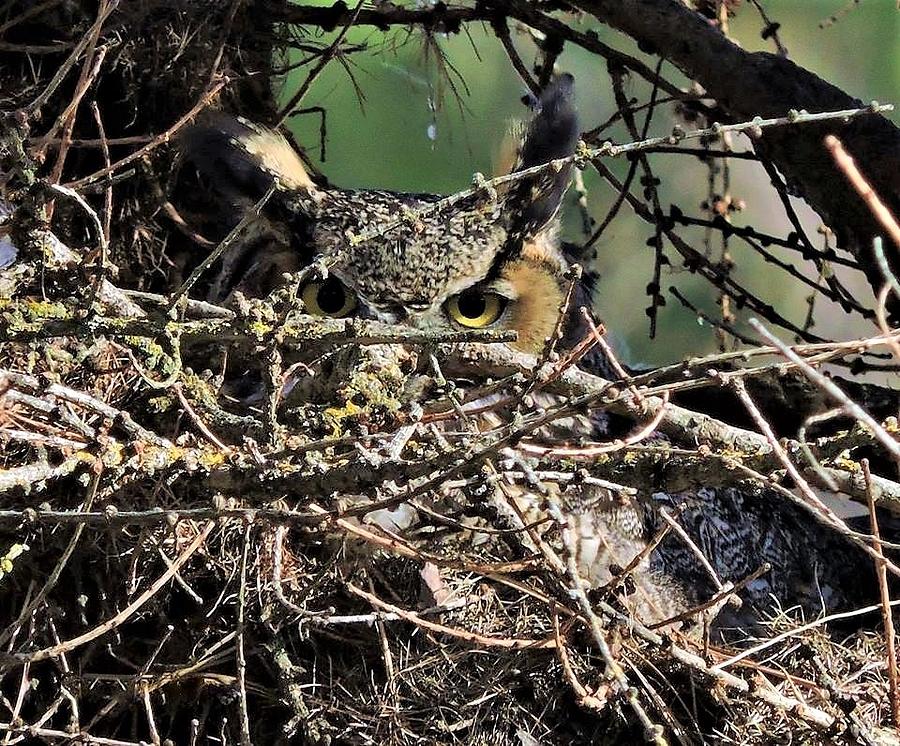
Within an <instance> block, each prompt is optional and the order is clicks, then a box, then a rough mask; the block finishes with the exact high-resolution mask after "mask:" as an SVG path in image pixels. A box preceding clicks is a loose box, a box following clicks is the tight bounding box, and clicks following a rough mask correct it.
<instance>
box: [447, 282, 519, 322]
mask: <svg viewBox="0 0 900 746" xmlns="http://www.w3.org/2000/svg"><path fill="white" fill-rule="evenodd" d="M505 306H506V298H504V297H503V296H502V295H498V294H497V293H491V292H487V291H484V290H466V291H465V292H462V293H460V294H459V295H454V296H453V297H452V298H450V300H448V301H447V313H448V314H449V315H450V318H451V319H453V320H454V321H455V322H456V323H457V324H461V325H462V326H467V327H469V328H470V329H481V328H482V327H485V326H490V325H491V324H493V323H494V322H495V321H496V320H497V319H499V318H500V314H502V313H503V309H504V308H505Z"/></svg>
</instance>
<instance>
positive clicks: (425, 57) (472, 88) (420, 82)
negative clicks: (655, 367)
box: [284, 0, 900, 364]
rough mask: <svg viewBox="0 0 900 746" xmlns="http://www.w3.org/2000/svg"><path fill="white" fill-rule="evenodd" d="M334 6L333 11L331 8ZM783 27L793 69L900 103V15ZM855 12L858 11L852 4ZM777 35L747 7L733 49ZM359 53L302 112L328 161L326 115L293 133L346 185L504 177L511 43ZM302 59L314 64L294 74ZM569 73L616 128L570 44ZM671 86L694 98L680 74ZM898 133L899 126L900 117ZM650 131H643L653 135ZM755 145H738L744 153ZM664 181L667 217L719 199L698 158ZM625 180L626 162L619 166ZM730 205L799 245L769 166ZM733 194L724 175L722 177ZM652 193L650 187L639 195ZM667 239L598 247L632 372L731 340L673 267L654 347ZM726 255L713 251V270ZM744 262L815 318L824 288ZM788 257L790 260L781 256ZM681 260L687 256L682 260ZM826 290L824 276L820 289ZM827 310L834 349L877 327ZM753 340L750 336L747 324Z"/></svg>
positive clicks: (337, 67) (577, 227) (528, 48)
mask: <svg viewBox="0 0 900 746" xmlns="http://www.w3.org/2000/svg"><path fill="white" fill-rule="evenodd" d="M316 4H322V5H331V2H330V1H329V2H323V3H316ZM761 4H762V7H763V8H764V10H765V11H766V13H767V14H768V16H769V17H770V18H771V19H772V20H773V21H776V22H778V23H779V24H780V28H779V32H778V33H779V38H780V40H781V42H782V43H783V44H784V45H785V46H786V47H787V49H788V51H789V54H790V57H791V59H793V60H794V61H795V62H797V63H798V64H800V65H802V66H804V67H807V68H809V69H811V70H813V71H814V72H816V73H817V74H819V75H820V76H822V77H824V78H825V79H827V80H829V81H831V82H833V83H834V84H836V85H838V86H840V87H842V88H843V89H844V90H846V91H847V92H848V93H850V94H852V95H854V96H857V97H859V98H860V99H862V100H863V101H869V100H872V99H877V100H879V101H883V102H894V101H896V100H897V98H898V97H897V95H896V94H897V91H898V90H900V12H898V10H897V8H896V5H895V3H894V2H883V1H882V2H876V1H875V0H872V1H870V2H865V3H861V4H859V5H858V6H854V7H853V9H852V10H851V11H849V12H847V13H846V14H844V15H842V16H840V18H839V19H838V20H837V22H835V23H833V24H831V25H828V24H827V23H826V24H825V27H824V28H823V27H821V25H822V22H827V20H828V19H829V17H831V16H832V15H833V14H835V13H839V12H840V11H841V9H843V8H846V7H847V6H848V3H847V2H845V0H815V1H813V0H804V2H796V1H792V0H762V2H761ZM850 5H853V4H852V3H851V4H850ZM763 27H764V23H763V22H762V20H761V18H760V15H759V14H758V12H757V11H756V9H755V8H754V6H753V4H752V3H751V2H749V0H745V2H743V3H742V4H741V6H740V8H739V11H738V13H737V15H736V16H735V17H734V18H732V19H731V21H730V32H731V35H732V37H733V38H734V39H735V40H736V41H737V42H739V43H740V44H741V45H742V46H744V47H745V48H747V49H753V50H766V51H770V52H774V51H775V45H774V44H773V43H772V41H771V40H765V39H762V38H761V33H760V32H761V30H762V28H763ZM581 28H582V29H583V30H586V29H588V28H593V29H594V30H595V31H596V32H597V34H598V36H599V37H600V39H601V40H602V41H604V42H606V43H608V44H611V45H613V46H615V47H617V48H618V49H621V50H622V51H625V52H628V53H629V54H633V55H634V56H636V57H639V58H641V59H644V60H645V61H646V62H648V64H650V65H651V66H652V65H655V63H656V60H655V59H654V58H653V57H650V56H648V55H646V54H643V53H641V52H640V51H639V50H638V49H637V48H636V46H635V45H634V44H633V42H631V40H630V39H627V38H625V37H624V36H623V35H620V34H617V33H615V32H614V31H611V30H610V29H608V28H606V27H604V26H602V25H600V24H598V23H596V22H589V21H588V19H586V18H585V19H584V20H583V23H582V26H581ZM335 36H336V33H330V34H319V35H317V36H316V37H314V38H313V39H308V40H307V41H314V42H315V43H318V44H323V45H326V46H327V45H328V44H329V43H331V42H332V41H333V39H334V38H335ZM513 39H514V42H515V44H516V47H517V49H518V50H519V53H520V54H521V56H522V59H523V60H524V62H525V64H526V65H529V66H530V65H531V64H532V63H533V62H534V61H536V60H537V59H538V57H537V49H536V47H535V44H534V42H533V40H532V39H531V38H530V37H529V36H528V35H527V34H526V33H525V31H524V30H522V29H516V28H513ZM345 41H346V42H347V43H348V44H352V45H364V46H365V49H364V50H363V51H357V52H354V53H352V54H348V55H346V56H344V57H343V58H342V59H338V60H333V61H332V62H330V63H329V64H328V65H327V66H326V67H325V69H324V71H323V72H322V73H321V75H319V76H318V77H317V78H316V79H315V81H314V82H313V84H312V86H311V87H310V90H309V91H308V93H307V95H306V97H305V98H304V100H303V102H302V106H303V107H324V108H325V109H326V111H327V115H326V132H327V138H326V151H325V154H324V155H325V158H324V159H323V157H322V155H323V154H322V152H321V150H320V147H319V145H318V143H319V139H320V131H319V128H320V123H321V120H320V116H319V114H318V113H315V112H312V113H307V114H301V115H299V116H296V117H294V118H293V120H292V127H293V129H294V131H295V133H296V135H297V138H298V142H300V143H302V144H303V145H304V147H305V148H307V150H308V153H309V154H310V156H312V157H313V159H314V160H316V161H317V163H319V164H320V166H321V168H322V170H323V172H324V173H325V174H326V176H327V177H328V178H329V179H330V180H331V181H332V183H334V184H336V185H339V186H342V187H381V188H387V189H394V190H405V191H418V192H438V193H451V192H454V191H457V190H459V189H463V188H465V187H466V186H467V185H468V184H469V183H470V181H471V178H472V174H473V173H474V172H476V171H480V172H483V173H485V174H490V173H493V163H494V162H495V161H496V159H497V155H498V151H499V148H500V146H501V143H502V141H503V138H504V135H505V133H506V132H507V130H508V128H509V124H510V122H512V121H514V120H515V119H517V118H522V117H523V116H526V115H527V109H526V107H525V106H523V104H522V98H523V94H525V93H526V88H525V87H524V85H523V84H522V82H521V81H520V80H519V79H518V77H517V75H516V73H515V72H514V70H513V69H512V67H511V65H510V64H509V61H508V59H507V57H506V54H505V52H504V50H503V48H502V47H501V45H500V43H499V42H498V41H497V39H496V38H495V37H494V36H493V34H492V33H491V30H490V29H489V28H486V27H482V26H481V25H469V26H464V28H463V31H462V33H460V34H458V35H454V36H437V37H427V36H425V35H424V34H423V33H422V32H421V31H415V32H413V33H409V32H408V31H407V30H405V29H402V28H397V29H392V30H391V31H389V32H381V31H378V30H376V29H371V28H361V29H359V28H358V29H352V30H351V31H350V32H349V33H348V35H347V37H346V39H345ZM298 59H300V57H299V55H298V56H297V57H295V58H294V59H292V60H291V62H295V61H297V60H298ZM557 64H558V68H559V69H560V70H565V71H568V72H571V73H573V74H574V75H575V78H576V89H577V90H576V96H577V101H578V105H579V110H580V112H581V117H582V126H583V127H584V128H585V129H587V128H590V127H594V126H596V125H597V124H599V123H600V122H603V121H605V120H606V119H607V118H608V117H609V116H610V115H611V114H612V113H613V112H614V111H615V104H614V100H613V94H612V89H611V86H610V82H609V77H608V75H607V72H606V65H605V62H604V60H602V59H601V58H599V57H596V56H594V55H591V54H589V53H588V52H585V51H584V50H582V49H578V48H576V47H575V46H573V45H567V46H566V47H565V50H564V52H563V54H562V55H561V56H560V58H559V60H558V63H557ZM310 68H311V66H310V65H307V66H303V67H300V68H297V69H296V70H294V71H293V72H291V73H290V74H288V75H286V76H285V81H284V97H285V99H287V98H288V97H289V96H290V95H291V94H292V93H293V92H294V91H296V90H297V89H298V87H299V86H300V85H301V84H302V83H303V81H304V80H305V79H306V77H307V76H308V74H309V70H310ZM663 74H664V75H666V76H667V77H669V78H670V79H671V80H673V81H675V82H677V83H680V84H686V83H687V81H685V80H684V78H683V76H681V75H680V74H679V73H678V72H677V71H675V70H674V69H672V67H671V66H664V68H663ZM628 94H629V95H631V96H635V97H637V98H638V99H639V100H641V101H647V100H648V99H649V96H650V88H649V86H648V85H646V84H645V83H644V82H643V81H637V80H631V81H630V83H629V91H628ZM893 118H894V121H900V119H898V112H894V113H893ZM640 122H641V120H640V119H639V124H640ZM674 123H675V118H674V113H673V109H672V106H671V105H666V106H662V107H659V108H658V110H657V111H656V112H655V113H654V118H653V121H652V125H651V128H650V133H651V134H664V133H666V132H668V131H669V130H670V129H671V127H672V125H673V124H674ZM608 136H609V137H611V138H612V139H614V140H616V141H618V142H624V141H628V140H629V139H630V138H629V136H628V134H627V132H626V131H625V129H624V128H622V127H621V126H618V127H613V128H611V129H610V130H609V133H608ZM747 145H748V142H747V141H746V140H744V139H743V138H738V139H736V141H735V143H734V147H735V149H736V150H743V149H746V147H747ZM651 158H652V159H653V160H652V165H653V167H654V170H655V172H656V175H657V176H658V177H659V178H660V179H661V181H662V185H661V187H660V199H661V202H662V205H663V207H664V209H668V206H669V204H671V203H673V202H674V203H677V204H678V205H679V206H680V207H681V208H682V209H683V210H684V211H685V212H686V213H690V214H695V215H699V216H703V214H704V211H703V209H702V207H701V203H702V202H703V201H704V200H705V199H706V197H707V189H708V178H709V172H708V169H707V167H706V166H705V165H704V164H702V163H701V162H700V161H698V160H697V159H695V158H686V157H682V156H671V155H655V156H651ZM611 166H612V168H613V169H614V170H615V171H616V173H617V174H619V175H620V177H621V176H623V175H624V173H625V171H626V170H627V163H626V162H625V161H624V160H618V161H615V162H613V163H611ZM730 168H731V171H730V177H731V193H732V195H733V196H734V198H735V199H740V200H743V201H744V202H745V203H746V205H747V206H746V209H745V210H744V211H743V212H740V213H737V214H736V215H735V216H734V222H736V223H738V224H751V225H754V226H755V227H757V228H759V229H761V230H764V231H767V232H770V233H773V234H776V235H781V236H784V235H787V234H788V233H789V232H790V230H791V227H790V224H789V223H788V221H787V219H786V218H785V217H784V212H783V208H782V206H781V204H780V203H779V201H778V198H777V195H776V194H775V192H774V190H772V189H771V188H770V187H769V180H768V177H767V176H766V174H765V172H764V171H763V169H762V168H761V167H760V166H758V165H757V164H755V163H751V162H741V161H733V162H732V163H731V167H730ZM584 177H585V184H586V186H587V189H588V202H589V207H590V212H591V215H592V217H593V218H594V219H595V220H597V221H600V220H602V218H603V216H604V215H605V214H606V211H607V209H608V208H609V206H610V204H611V203H612V202H613V200H614V199H615V196H616V195H615V193H614V192H613V191H612V190H611V189H610V188H609V187H608V186H607V185H606V184H605V183H602V182H601V180H600V179H599V178H598V177H597V176H596V174H595V173H593V172H592V171H590V170H588V171H586V172H585V174H584ZM718 178H719V180H720V181H721V174H720V175H719V177H718ZM632 189H633V190H635V189H636V191H637V192H638V193H639V191H640V187H639V186H637V187H636V188H635V187H634V186H633V187H632ZM574 201H575V198H574V196H573V193H572V192H570V194H569V200H568V205H567V209H566V213H565V217H564V236H565V238H567V239H568V240H571V241H573V242H580V241H583V240H584V234H583V233H582V230H583V229H582V227H581V226H582V220H581V218H580V216H579V215H578V213H577V210H576V209H575V205H574ZM795 202H796V203H797V209H798V210H799V211H800V213H801V216H802V218H803V220H804V223H805V225H806V227H807V230H808V231H809V233H810V235H811V236H812V237H813V238H814V240H816V241H817V242H819V243H820V244H821V241H822V236H821V235H819V234H817V233H816V229H817V227H819V225H820V221H819V219H818V218H817V216H815V214H814V213H812V211H811V210H809V209H808V208H806V207H805V205H804V204H803V203H802V201H799V200H795ZM681 233H682V235H683V236H684V237H685V238H687V239H688V240H690V241H692V242H693V243H694V245H696V246H702V244H703V241H704V232H703V231H702V230H699V229H698V230H696V231H693V232H692V231H689V230H687V229H683V230H682V231H681ZM652 235H653V229H652V226H649V225H647V224H646V223H643V222H642V221H640V220H639V219H637V218H636V217H635V216H634V215H633V214H632V212H631V210H630V209H629V208H627V207H625V208H623V209H622V210H621V212H620V213H619V215H618V216H617V218H616V219H615V221H614V222H613V223H612V224H611V225H610V227H609V229H608V230H607V231H606V232H605V234H604V235H603V237H602V238H601V240H600V241H599V243H598V244H597V250H598V255H597V257H596V259H595V260H594V266H595V268H596V269H597V270H598V271H599V273H600V275H601V282H600V285H599V288H598V292H597V296H596V302H595V306H596V309H597V312H598V314H599V316H600V317H601V318H602V319H603V320H604V321H605V322H606V323H607V325H608V327H609V328H610V329H611V330H613V334H614V337H615V338H617V341H618V343H619V345H620V347H621V348H622V350H623V353H624V355H625V358H626V359H627V360H628V361H629V362H631V363H633V364H643V363H662V362H667V361H671V360H675V359H678V358H681V357H683V356H685V355H691V354H697V353H701V352H705V351H709V350H713V349H715V348H716V345H717V340H716V337H715V335H714V334H713V332H712V330H711V328H710V327H709V326H708V325H705V324H701V323H699V322H698V321H697V319H696V318H695V316H694V314H693V313H692V312H691V311H689V310H688V309H686V308H684V307H683V306H682V305H681V304H680V303H679V302H678V300H677V299H676V298H674V297H673V296H672V295H671V294H670V293H669V292H668V288H669V286H670V285H673V284H674V285H676V286H677V287H678V288H679V290H680V291H681V292H682V293H684V294H685V295H687V296H688V297H689V298H690V299H691V301H692V302H694V303H695V304H697V305H698V306H699V307H700V308H702V309H704V310H705V311H706V312H707V313H709V314H711V315H713V316H717V314H718V313H719V311H718V310H717V304H716V297H715V292H714V290H713V289H711V288H709V287H708V286H706V285H705V283H704V282H703V281H702V280H700V279H699V278H697V277H696V276H693V275H689V274H687V273H686V272H685V271H684V270H683V269H681V268H680V267H679V265H678V260H677V259H675V258H673V262H674V266H673V267H670V268H667V271H666V272H665V274H664V276H663V278H662V283H661V286H662V288H663V292H664V293H665V294H666V297H667V301H668V303H667V306H666V307H664V308H663V309H661V311H660V316H659V329H658V333H657V337H656V339H655V340H650V339H649V338H648V328H649V325H648V319H647V316H646V314H645V313H644V309H645V307H646V306H647V305H648V302H649V299H648V298H647V297H646V295H645V294H644V293H645V286H646V284H647V283H648V282H649V281H650V279H651V275H652V260H653V250H652V249H651V248H649V247H648V246H647V245H646V241H647V239H648V238H649V237H651V236H652ZM720 246H721V240H720V239H719V237H718V236H715V235H714V236H713V237H712V243H711V250H712V251H713V253H714V255H715V252H717V251H719V250H720ZM729 249H730V251H731V253H732V257H733V259H734V261H735V263H736V269H735V272H736V274H737V276H738V277H739V278H740V280H741V281H742V282H743V283H745V284H746V285H747V287H749V288H750V289H752V290H754V291H755V292H758V293H760V294H761V295H762V296H763V297H764V298H765V299H766V300H767V301H768V302H770V303H772V304H773V305H775V306H776V307H777V308H779V309H780V310H781V311H782V312H783V313H784V314H785V315H787V316H788V317H789V318H791V320H793V321H795V322H797V323H799V324H802V323H803V320H804V318H805V317H806V314H807V302H806V299H807V297H808V296H809V288H807V287H804V286H802V285H800V284H799V283H793V282H790V281H788V279H789V278H786V277H785V276H784V275H780V274H779V275H777V276H773V271H774V270H772V269H771V266H770V265H767V264H766V263H765V262H764V261H763V260H762V259H761V258H760V257H758V256H757V255H756V254H754V253H753V252H751V251H750V250H749V249H746V248H745V247H744V246H742V245H739V244H738V243H737V242H736V241H735V240H734V239H732V241H731V242H730V244H729ZM775 253H776V254H777V250H776V252H775ZM670 256H673V257H674V252H670ZM778 256H780V257H781V258H783V259H787V260H789V261H791V263H793V264H794V265H795V266H798V267H799V268H801V269H803V270H804V272H807V273H811V272H812V271H813V270H812V269H811V268H810V267H808V266H806V267H804V266H803V264H802V262H800V260H799V259H798V258H797V257H796V256H795V255H792V254H783V253H782V254H778ZM811 276H814V275H811ZM844 279H845V281H846V283H847V284H848V286H849V287H851V288H854V289H857V288H858V290H859V293H860V297H861V299H863V300H864V301H866V302H869V301H870V298H871V293H870V290H869V288H868V286H867V284H866V283H865V281H863V280H862V278H861V277H857V278H854V277H852V276H850V277H845V278H844ZM828 306H829V304H828V303H827V302H826V301H824V300H822V299H819V300H817V301H816V322H817V325H816V327H815V331H816V332H817V333H818V334H821V335H823V336H831V337H843V338H846V337H849V336H852V335H854V334H867V333H868V332H869V331H870V327H868V326H867V325H866V324H865V323H864V322H861V321H852V323H848V319H847V317H846V316H845V315H844V314H843V313H842V312H841V311H840V309H838V308H829V307H828ZM738 325H739V326H741V328H743V329H746V326H744V325H742V324H741V323H739V324H738Z"/></svg>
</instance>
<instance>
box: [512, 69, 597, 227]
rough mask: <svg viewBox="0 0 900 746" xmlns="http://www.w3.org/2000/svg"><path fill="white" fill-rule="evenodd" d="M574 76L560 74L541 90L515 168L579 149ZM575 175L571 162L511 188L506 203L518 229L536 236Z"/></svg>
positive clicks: (531, 177)
mask: <svg viewBox="0 0 900 746" xmlns="http://www.w3.org/2000/svg"><path fill="white" fill-rule="evenodd" d="M574 80H575V79H574V78H573V77H572V76H571V75H569V74H565V75H560V76H559V77H557V78H556V79H555V80H554V81H553V82H552V83H551V84H550V85H549V86H548V87H547V88H546V89H545V90H544V92H543V93H542V94H541V97H540V99H539V100H538V101H537V102H536V105H535V114H534V116H533V117H532V119H531V121H530V122H529V123H528V124H527V126H526V127H525V132H524V135H523V137H522V140H521V144H520V146H519V152H518V158H517V161H516V165H515V168H514V169H513V170H514V171H523V170H525V169H529V168H532V167H534V166H539V165H541V164H543V163H548V162H550V161H554V160H557V159H559V158H568V157H570V156H572V155H573V154H574V153H575V149H576V147H577V146H578V135H579V128H578V115H577V113H576V111H575V105H574V103H573V101H572V89H573V85H574ZM571 175H572V164H571V163H568V164H566V165H564V166H563V167H562V168H560V169H554V168H552V167H548V168H546V169H544V170H543V171H541V172H540V173H538V174H536V175H534V176H529V177H526V178H523V179H522V180H521V181H518V182H516V183H515V185H514V186H513V187H512V188H510V190H509V191H508V193H507V197H506V204H507V208H508V209H509V210H510V211H511V213H512V215H511V218H512V222H513V224H514V230H515V231H516V232H517V233H520V234H521V235H523V236H534V235H536V234H537V233H539V232H540V231H542V230H544V229H545V228H547V227H548V224H549V223H550V222H551V221H552V220H553V218H554V217H555V216H556V213H557V211H558V210H559V205H560V203H561V202H562V198H563V195H564V194H565V192H566V189H567V188H568V186H569V180H570V179H571Z"/></svg>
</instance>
